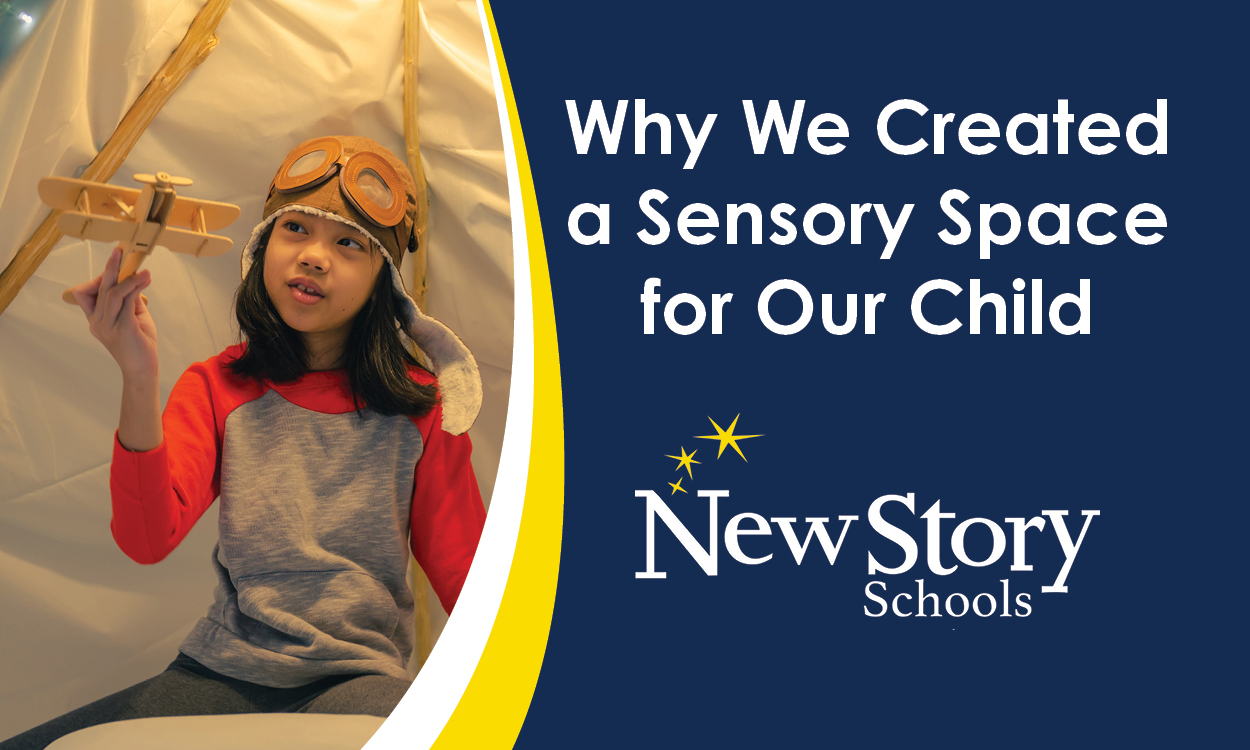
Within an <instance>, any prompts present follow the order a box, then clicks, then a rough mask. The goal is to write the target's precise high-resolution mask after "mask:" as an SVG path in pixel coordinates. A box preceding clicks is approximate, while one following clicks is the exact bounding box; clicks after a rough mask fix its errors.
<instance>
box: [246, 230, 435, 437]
mask: <svg viewBox="0 0 1250 750" xmlns="http://www.w3.org/2000/svg"><path fill="white" fill-rule="evenodd" d="M272 232H273V226H272V225H271V226H270V227H269V228H268V229H266V230H265V233H264V234H262V235H261V237H260V241H259V242H258V243H257V245H256V253H255V255H254V256H253V258H252V266H251V268H249V269H248V271H247V275H246V276H245V277H244V279H243V284H242V285H240V286H239V291H238V292H237V293H235V296H234V315H235V318H236V319H237V320H238V323H239V332H240V333H241V334H242V335H243V336H245V337H247V347H246V349H245V350H244V352H243V356H241V357H239V358H238V359H236V360H235V361H233V362H231V363H230V365H229V368H230V371H231V372H232V373H234V374H235V375H240V376H243V377H249V378H255V379H257V380H261V379H266V380H271V381H273V382H275V383H285V382H290V381H292V380H296V379H298V378H300V377H301V376H302V375H304V374H305V373H307V372H308V362H307V358H306V354H307V353H306V351H305V349H304V341H303V339H301V338H300V336H299V334H298V333H297V332H296V331H295V330H294V329H293V328H291V327H290V326H288V325H287V324H286V322H285V321H283V320H282V316H281V315H279V314H278V310H277V308H275V307H274V306H273V301H272V300H270V299H269V293H268V292H267V291H266V290H265V249H266V248H267V247H268V245H269V236H270V234H271V233H272ZM376 251H377V250H376V248H375V252H376ZM381 252H386V251H385V250H383V251H381ZM392 273H393V272H392V271H391V264H390V263H386V265H385V266H384V267H383V268H382V271H381V272H380V273H378V280H377V283H376V284H374V286H373V294H371V295H370V297H369V299H368V300H366V301H365V306H364V307H362V308H361V309H360V312H359V313H357V314H356V319H355V320H354V321H352V330H351V332H350V333H349V334H348V337H347V345H346V348H345V349H344V351H343V359H344V361H345V362H346V366H347V380H348V384H349V386H350V388H351V392H352V403H353V404H355V406H356V409H357V413H359V414H360V416H362V417H363V416H364V414H363V413H362V412H361V410H362V409H364V408H365V407H368V408H370V409H372V410H373V411H375V412H378V413H379V414H383V415H386V416H395V415H398V414H404V415H409V416H414V417H420V416H423V415H425V414H427V413H429V411H430V409H432V408H434V405H435V403H437V401H438V393H437V389H436V388H435V387H434V386H432V385H419V384H418V383H416V382H415V381H414V380H413V379H412V378H411V377H410V376H409V374H408V369H407V367H408V366H409V365H415V366H417V367H420V368H421V369H425V367H424V366H423V365H422V364H421V363H420V362H419V361H417V359H416V357H414V356H413V355H412V353H411V352H410V351H409V350H408V349H407V348H405V346H404V343H403V340H402V339H401V338H400V333H399V307H398V305H397V303H396V300H395V291H394V289H393V288H392V284H393V281H392V280H391V274H392ZM427 372H428V370H427Z"/></svg>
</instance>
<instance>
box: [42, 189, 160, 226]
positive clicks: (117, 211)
mask: <svg viewBox="0 0 1250 750" xmlns="http://www.w3.org/2000/svg"><path fill="white" fill-rule="evenodd" d="M83 190H86V191H87V199H88V201H89V209H90V213H92V214H96V215H104V216H110V217H113V218H116V219H122V218H126V217H127V216H128V214H129V211H128V209H131V208H133V207H134V205H135V204H136V203H138V202H139V195H140V191H139V190H136V189H134V188H124V187H117V186H116V185H105V184H101V183H99V182H90V181H88V180H77V179H74V178H73V177H45V178H43V179H42V180H40V181H39V198H40V200H42V201H43V202H44V203H46V204H47V205H49V206H51V207H53V208H59V209H61V210H62V211H79V212H81V211H82V208H83V207H82V206H79V205H78V198H79V196H80V195H82V191H83ZM119 202H120V203H124V204H125V207H123V206H121V205H119ZM129 218H130V219H131V220H132V221H133V219H134V217H133V216H132V217H129ZM62 231H64V230H62ZM131 231H134V227H133V226H132V227H131ZM67 234H68V232H67ZM74 236H78V235H74Z"/></svg>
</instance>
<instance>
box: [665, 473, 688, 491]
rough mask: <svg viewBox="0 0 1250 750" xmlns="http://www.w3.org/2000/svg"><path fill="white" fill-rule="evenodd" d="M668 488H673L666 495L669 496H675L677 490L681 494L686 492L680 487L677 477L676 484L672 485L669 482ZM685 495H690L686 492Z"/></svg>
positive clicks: (679, 478)
mask: <svg viewBox="0 0 1250 750" xmlns="http://www.w3.org/2000/svg"><path fill="white" fill-rule="evenodd" d="M668 486H669V487H672V488H673V491H672V492H670V493H668V494H670V495H676V494H677V491H678V490H681V491H682V492H686V490H685V489H684V488H683V487H682V486H681V477H677V484H673V483H672V482H669V483H668ZM686 494H687V495H689V494H690V493H689V492H686Z"/></svg>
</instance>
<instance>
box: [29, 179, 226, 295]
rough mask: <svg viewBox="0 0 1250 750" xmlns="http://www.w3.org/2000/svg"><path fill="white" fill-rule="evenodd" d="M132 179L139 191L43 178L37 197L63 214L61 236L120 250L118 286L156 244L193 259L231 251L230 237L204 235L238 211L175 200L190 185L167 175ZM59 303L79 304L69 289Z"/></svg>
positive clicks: (215, 204)
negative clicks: (113, 244) (138, 184)
mask: <svg viewBox="0 0 1250 750" xmlns="http://www.w3.org/2000/svg"><path fill="white" fill-rule="evenodd" d="M135 180H136V181H138V182H142V183H144V185H143V188H142V189H141V190H138V189H135V188H124V187H117V186H115V185H107V184H104V183H100V182H90V181H88V180H76V179H73V178H71V177H45V178H43V179H42V180H40V181H39V198H40V200H42V201H43V202H44V203H45V204H47V205H49V206H51V207H52V208H59V209H61V211H62V212H63V213H62V214H61V215H60V217H59V218H58V219H57V222H56V225H57V228H59V229H60V230H61V231H62V232H64V233H65V234H68V235H69V236H71V237H79V238H81V239H87V240H97V241H99V242H116V243H119V244H120V245H121V247H122V264H121V270H120V272H119V273H118V276H117V280H118V281H119V282H121V281H123V280H125V279H127V278H129V277H130V276H131V275H133V274H134V273H135V272H136V271H138V270H139V266H141V265H143V261H145V260H147V257H148V255H149V254H151V252H152V249H153V248H155V247H156V246H157V245H161V246H163V247H167V248H169V249H170V250H173V251H174V252H176V253H186V254H188V255H194V256H196V257H212V256H214V255H221V254H222V253H226V252H229V251H230V248H232V247H234V242H233V241H232V240H230V238H229V237H219V236H217V235H213V234H209V233H208V232H209V230H215V229H221V228H223V227H226V226H229V225H230V223H231V222H233V221H234V220H235V219H237V218H239V207H238V206H235V205H232V204H230V203H218V202H216V201H205V200H195V199H192V198H182V197H179V196H178V195H177V194H176V193H175V192H174V188H175V187H185V186H187V185H190V184H191V180H188V179H187V178H185V177H173V176H171V175H169V174H168V173H166V172H157V173H156V174H155V175H150V174H137V175H135ZM61 299H63V300H65V301H66V302H69V303H70V304H77V301H76V300H75V299H74V294H73V292H71V291H70V290H68V289H66V290H65V293H64V294H62V295H61Z"/></svg>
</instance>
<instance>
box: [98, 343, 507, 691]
mask: <svg viewBox="0 0 1250 750" xmlns="http://www.w3.org/2000/svg"><path fill="white" fill-rule="evenodd" d="M242 351H243V349H242V345H236V346H232V347H230V348H228V349H226V350H225V351H224V352H222V353H221V354H218V355H217V356H216V357H213V358H211V359H209V360H208V361H207V362H197V363H196V364H194V365H192V366H191V367H189V368H188V369H187V371H186V372H185V373H183V375H182V377H181V378H179V379H178V382H177V383H176V384H175V385H174V389H173V391H172V392H171V393H170V396H169V401H168V402H167V404H166V406H165V412H164V414H163V416H162V424H163V427H164V433H165V441H164V442H163V443H162V444H161V445H160V446H159V447H157V448H155V449H154V450H151V451H146V452H133V451H129V450H127V449H126V448H124V447H123V446H122V445H121V443H120V442H119V441H117V440H116V438H115V439H114V445H113V465H112V472H111V481H110V485H111V488H112V496H113V520H112V530H113V538H114V539H116V540H117V544H118V546H119V547H121V549H122V551H123V552H125V553H126V554H127V555H128V556H129V557H130V558H132V559H133V560H135V561H137V562H140V563H155V562H159V561H160V560H162V559H164V558H165V556H166V555H168V554H169V553H170V552H171V551H172V550H173V549H174V548H175V547H177V546H178V544H179V543H180V542H181V541H182V540H183V538H184V537H186V535H187V532H189V531H190V530H191V527H192V526H193V525H195V522H196V521H197V520H199V518H200V516H201V515H203V514H204V511H205V510H207V508H208V506H209V505H211V504H212V502H213V500H215V499H216V498H217V497H219V496H220V498H221V509H220V520H219V522H218V530H219V533H220V539H219V541H218V543H217V545H216V546H215V547H214V548H213V568H214V570H215V572H216V573H217V579H218V584H217V591H216V600H215V601H214V602H213V605H212V606H211V607H209V610H208V614H207V616H205V617H204V618H203V619H201V620H200V621H199V622H198V623H197V624H196V625H195V627H194V628H193V629H192V631H191V634H190V635H189V636H187V639H186V640H185V641H183V643H182V645H181V646H179V651H181V652H183V653H184V654H186V655H187V656H190V657H191V658H193V659H195V660H196V661H198V662H200V663H201V664H203V665H205V666H206V667H208V668H209V669H212V670H214V671H216V672H219V673H221V674H224V675H227V676H229V677H234V678H236V679H240V680H247V681H248V682H253V683H257V684H260V685H268V686H270V687H297V686H299V685H305V684H308V683H310V682H313V681H315V680H318V679H320V678H322V677H327V676H330V675H337V674H385V675H392V676H395V677H399V678H401V679H407V672H406V670H405V667H406V665H407V661H408V656H409V654H410V653H411V652H412V645H413V622H412V620H413V617H412V616H413V599H412V593H411V591H410V589H409V587H408V581H407V572H408V550H409V549H410V548H411V550H412V552H413V554H414V555H415V556H416V558H417V561H418V562H419V563H420V564H421V567H422V568H423V569H424V570H425V572H426V574H427V575H428V576H429V579H430V583H431V585H432V586H433V588H434V591H435V593H436V594H438V598H439V600H440V601H441V602H442V604H443V606H444V607H445V608H446V609H447V610H448V611H451V609H452V607H453V606H455V603H456V599H457V597H458V596H459V595H460V588H461V586H463V585H464V579H465V576H466V575H467V574H468V571H469V564H470V563H472V562H473V554H474V552H475V551H476V549H477V543H478V540H479V538H480V537H481V533H482V525H483V523H484V522H485V518H486V512H485V510H484V509H483V507H482V497H481V493H480V492H479V490H478V486H477V479H476V477H474V475H473V467H472V466H471V464H470V463H469V456H470V453H471V451H472V445H471V444H470V441H469V436H468V435H467V434H466V435H458V436H453V435H450V434H448V433H447V432H445V431H444V430H443V429H442V408H441V407H440V406H436V407H435V408H434V409H433V410H432V411H431V412H430V413H429V414H426V415H425V416H424V417H420V418H412V417H406V416H395V417H384V416H381V415H379V414H377V413H376V412H373V411H371V410H368V409H366V410H364V412H363V414H364V418H363V419H361V418H360V416H358V414H357V412H356V410H355V408H354V406H353V404H352V398H351V392H350V390H349V388H348V383H347V374H346V372H345V371H343V370H335V371H329V372H310V373H308V374H307V375H305V376H303V377H302V378H300V379H299V380H297V381H295V382H292V383H271V382H268V381H256V380H252V379H249V378H239V377H237V376H234V375H233V374H231V373H230V372H229V370H227V369H226V365H227V364H229V363H230V362H231V361H233V360H234V359H235V358H237V357H238V356H239V355H240V354H241V353H242ZM411 375H412V377H413V379H414V380H416V381H417V382H418V383H422V384H433V383H434V378H433V376H431V375H430V374H429V373H427V372H425V371H424V370H420V369H417V368H412V369H411Z"/></svg>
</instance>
